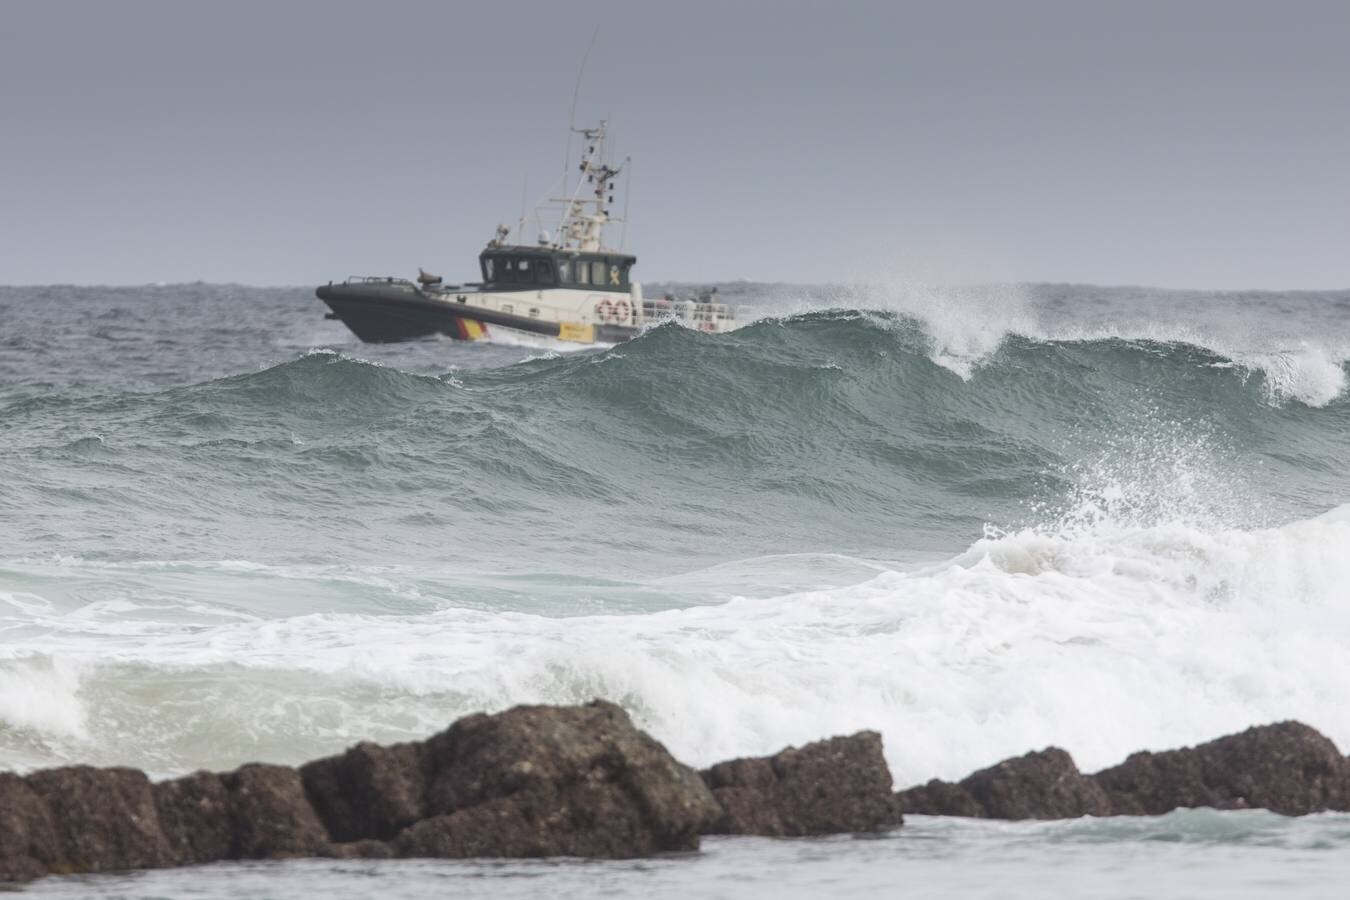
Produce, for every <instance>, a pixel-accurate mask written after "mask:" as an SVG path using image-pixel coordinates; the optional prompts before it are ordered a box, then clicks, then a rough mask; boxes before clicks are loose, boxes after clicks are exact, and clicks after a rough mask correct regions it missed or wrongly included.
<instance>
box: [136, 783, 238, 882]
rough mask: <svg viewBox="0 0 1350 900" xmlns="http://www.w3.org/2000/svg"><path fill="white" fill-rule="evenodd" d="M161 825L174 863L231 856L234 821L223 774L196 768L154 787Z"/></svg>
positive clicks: (233, 855) (191, 862)
mask: <svg viewBox="0 0 1350 900" xmlns="http://www.w3.org/2000/svg"><path fill="white" fill-rule="evenodd" d="M153 791H154V797H155V808H156V809H157V810H158V812H159V827H160V831H161V832H162V833H163V835H164V841H165V844H166V845H167V846H168V849H169V862H170V864H172V865H178V866H183V865H192V864H195V863H208V862H215V861H216V860H220V859H232V858H234V857H235V852H234V822H233V818H232V816H231V814H230V797H229V791H228V790H227V789H226V787H225V782H224V781H223V780H221V776H219V775H216V774H213V773H211V772H194V773H193V774H191V775H187V776H184V777H183V778H175V779H173V780H172V781H161V782H160V783H159V784H156V785H155V786H154V788H153Z"/></svg>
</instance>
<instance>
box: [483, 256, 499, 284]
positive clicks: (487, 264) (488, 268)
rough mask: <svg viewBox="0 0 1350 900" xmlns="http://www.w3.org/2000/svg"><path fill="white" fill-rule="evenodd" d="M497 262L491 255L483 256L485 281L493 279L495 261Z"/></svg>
mask: <svg viewBox="0 0 1350 900" xmlns="http://www.w3.org/2000/svg"><path fill="white" fill-rule="evenodd" d="M495 262H496V260H494V259H493V258H492V257H491V256H487V257H484V258H483V280H484V281H491V280H492V271H493V263H495Z"/></svg>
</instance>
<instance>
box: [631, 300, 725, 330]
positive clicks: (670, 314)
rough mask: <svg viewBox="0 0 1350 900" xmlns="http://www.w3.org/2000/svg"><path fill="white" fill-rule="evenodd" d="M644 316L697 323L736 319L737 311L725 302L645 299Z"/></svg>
mask: <svg viewBox="0 0 1350 900" xmlns="http://www.w3.org/2000/svg"><path fill="white" fill-rule="evenodd" d="M642 316H643V318H644V319H646V320H647V321H657V322H659V321H661V320H662V319H677V320H679V321H681V322H689V323H692V324H695V325H702V324H716V323H727V322H731V323H734V322H735V321H736V313H735V312H734V311H733V310H732V308H731V307H729V306H727V305H726V304H725V303H696V302H694V301H693V300H643V301H642Z"/></svg>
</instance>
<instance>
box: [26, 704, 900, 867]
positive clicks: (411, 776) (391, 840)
mask: <svg viewBox="0 0 1350 900" xmlns="http://www.w3.org/2000/svg"><path fill="white" fill-rule="evenodd" d="M710 785H711V786H710ZM895 824H899V814H898V812H896V808H895V803H894V795H893V794H892V793H891V779H890V773H889V771H888V770H887V768H886V764H885V761H884V759H883V758H882V755H881V741H880V737H879V736H878V735H876V734H874V733H869V732H864V733H862V734H860V735H856V736H854V737H852V738H835V739H832V740H830V741H822V742H819V743H817V744H812V745H808V746H807V747H803V748H801V749H800V750H786V751H784V752H783V753H780V754H778V755H777V756H774V757H770V758H768V759H761V760H737V761H734V762H730V763H724V764H722V765H720V766H714V767H713V768H712V769H710V770H709V771H708V772H706V773H704V774H703V776H702V777H701V776H700V775H699V773H697V772H695V771H694V770H693V769H690V768H689V767H687V766H684V765H682V764H681V763H679V762H677V761H676V760H675V759H674V758H673V757H671V755H670V754H669V753H668V752H667V751H666V749H665V747H663V746H662V745H661V744H660V743H658V742H657V741H656V740H654V739H653V738H651V737H650V736H648V735H647V734H645V733H643V732H642V731H639V730H638V729H637V728H636V727H634V725H633V723H632V722H631V721H630V720H629V718H628V715H627V714H626V713H625V712H624V711H623V710H622V709H621V708H619V707H618V706H615V705H614V704H611V703H606V702H603V701H596V702H593V703H590V704H587V705H585V706H572V707H549V706H522V707H516V708H514V709H511V710H508V711H506V712H503V713H499V714H496V715H473V716H468V717H466V718H464V719H460V720H459V721H457V722H456V723H454V724H453V725H452V726H451V727H450V728H449V729H448V730H446V731H444V732H442V733H440V734H437V735H434V736H433V737H431V738H429V739H428V740H426V741H420V742H413V743H406V744H396V745H393V746H380V745H376V744H369V743H363V744H358V745H356V746H355V747H352V748H351V749H349V750H348V751H347V752H346V753H343V754H341V755H339V756H333V757H328V758H326V759H320V760H315V761H313V762H310V763H308V764H306V765H303V766H301V767H299V768H298V769H293V768H290V767H287V766H276V765H261V764H251V765H246V766H243V767H241V768H239V769H237V770H235V771H233V772H227V773H221V774H217V773H211V772H196V773H194V774H192V775H188V776H185V777H183V778H176V779H173V780H170V781H163V782H159V783H151V782H150V780H149V779H148V778H147V777H146V776H145V774H144V773H142V772H140V771H137V770H135V769H127V768H106V769H100V768H93V767H90V766H69V767H65V768H59V769H49V770H44V771H39V772H34V773H31V774H29V775H27V776H18V775H15V774H12V773H0V880H8V881H20V880H26V879H31V878H35V877H39V876H41V875H44V874H48V873H76V872H106V871H114V870H122V869H140V868H157V867H164V866H182V865H193V864H199V863H207V862H214V861H218V860H240V859H284V858H293V857H306V856H328V857H344V858H350V857H363V858H383V857H440V858H465V857H542V856H583V857H603V858H622V857H635V856H645V855H649V854H652V853H658V852H662V851H679V850H695V849H697V848H698V846H699V835H700V834H701V833H706V832H709V831H718V832H727V833H732V832H734V833H740V834H775V835H777V834H820V833H826V832H832V831H860V830H871V829H875V828H884V827H890V826H892V825H895Z"/></svg>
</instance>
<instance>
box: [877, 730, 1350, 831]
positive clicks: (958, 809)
mask: <svg viewBox="0 0 1350 900" xmlns="http://www.w3.org/2000/svg"><path fill="white" fill-rule="evenodd" d="M896 797H897V799H898V801H899V805H900V808H901V809H902V810H903V811H904V812H909V813H916V814H921V815H937V816H968V817H976V818H989V819H1062V818H1076V817H1078V816H1122V815H1161V814H1163V813H1166V812H1170V811H1171V810H1174V809H1179V808H1182V807H1197V806H1207V807H1213V808H1215V809H1268V810H1271V811H1272V812H1277V813H1282V814H1284V815H1291V816H1297V815H1306V814H1308V813H1315V812H1324V811H1327V810H1334V811H1350V760H1347V759H1346V758H1345V757H1343V756H1341V753H1340V751H1339V750H1337V749H1336V745H1335V744H1333V743H1332V742H1331V740H1330V739H1328V738H1327V737H1325V736H1324V735H1322V734H1320V733H1319V732H1317V731H1316V730H1314V729H1312V728H1309V727H1308V726H1307V725H1304V724H1302V723H1300V722H1280V723H1277V724H1274V725H1261V726H1257V727H1254V728H1249V729H1247V730H1246V731H1244V732H1242V733H1240V734H1233V735H1228V736H1227V737H1221V738H1218V739H1217V740H1213V741H1209V742H1208V743H1204V744H1199V745H1197V746H1195V747H1183V748H1181V749H1179V750H1166V751H1163V752H1159V753H1151V752H1141V753H1135V754H1133V755H1131V756H1130V757H1129V758H1128V759H1126V760H1125V762H1123V763H1121V764H1120V765H1118V766H1114V767H1112V768H1109V769H1105V770H1103V771H1101V772H1098V773H1096V774H1095V775H1082V774H1080V773H1079V772H1078V768H1077V766H1075V765H1074V763H1073V759H1072V758H1071V757H1070V756H1069V754H1068V753H1066V752H1064V751H1063V750H1060V749H1058V748H1056V747H1051V748H1048V749H1046V750H1043V751H1040V752H1038V753H1028V754H1027V755H1026V756H1022V757H1018V758H1016V759H1010V760H1005V761H1003V762H1001V763H998V764H997V765H994V766H991V767H990V768H988V769H983V770H981V771H979V772H976V773H974V774H973V775H971V776H969V777H967V778H966V779H964V780H962V781H961V782H959V783H956V784H951V783H949V782H944V781H936V780H935V781H930V782H928V783H927V784H924V785H918V786H916V787H912V788H909V789H907V790H904V791H901V792H900V793H899V794H897V795H896Z"/></svg>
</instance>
